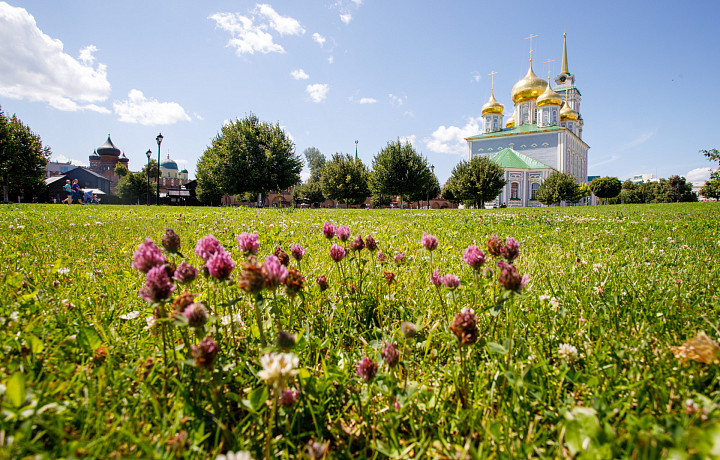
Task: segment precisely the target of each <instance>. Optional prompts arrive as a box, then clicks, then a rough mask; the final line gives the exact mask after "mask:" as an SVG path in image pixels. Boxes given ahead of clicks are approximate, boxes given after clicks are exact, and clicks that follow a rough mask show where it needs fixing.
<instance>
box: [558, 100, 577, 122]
mask: <svg viewBox="0 0 720 460" xmlns="http://www.w3.org/2000/svg"><path fill="white" fill-rule="evenodd" d="M579 117H580V116H579V115H578V113H577V112H576V111H575V110H574V109H573V108H572V107H570V106H569V105H568V104H567V102H566V103H565V104H563V106H562V109H560V120H562V121H567V120H572V121H575V120H577V119H578V118H579Z"/></svg>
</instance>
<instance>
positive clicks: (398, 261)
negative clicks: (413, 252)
mask: <svg viewBox="0 0 720 460" xmlns="http://www.w3.org/2000/svg"><path fill="white" fill-rule="evenodd" d="M393 262H395V263H396V264H398V265H400V264H404V263H405V254H403V253H402V252H398V253H397V254H395V257H394V258H393Z"/></svg>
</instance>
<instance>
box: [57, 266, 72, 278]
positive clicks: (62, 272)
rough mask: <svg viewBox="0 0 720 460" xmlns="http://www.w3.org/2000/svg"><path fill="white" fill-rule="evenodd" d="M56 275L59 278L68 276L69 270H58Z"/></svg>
mask: <svg viewBox="0 0 720 460" xmlns="http://www.w3.org/2000/svg"><path fill="white" fill-rule="evenodd" d="M57 274H58V275H60V276H66V275H69V274H70V269H69V268H58V271H57Z"/></svg>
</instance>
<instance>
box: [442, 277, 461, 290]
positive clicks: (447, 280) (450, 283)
mask: <svg viewBox="0 0 720 460" xmlns="http://www.w3.org/2000/svg"><path fill="white" fill-rule="evenodd" d="M442 284H443V286H445V287H446V288H448V289H450V290H453V289H457V288H458V287H459V286H460V278H459V277H458V276H457V275H453V274H452V273H448V274H447V275H445V276H443V277H442Z"/></svg>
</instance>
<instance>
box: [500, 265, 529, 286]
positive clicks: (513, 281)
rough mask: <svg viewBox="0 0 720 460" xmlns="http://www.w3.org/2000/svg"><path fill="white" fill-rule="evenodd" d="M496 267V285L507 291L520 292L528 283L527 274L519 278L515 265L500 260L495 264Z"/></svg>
mask: <svg viewBox="0 0 720 460" xmlns="http://www.w3.org/2000/svg"><path fill="white" fill-rule="evenodd" d="M497 266H498V267H500V275H499V276H498V283H500V286H502V287H504V288H505V289H507V290H508V291H515V292H520V291H521V290H523V288H525V286H527V284H528V283H529V282H530V277H529V276H528V275H527V274H525V275H522V276H520V273H519V272H518V269H517V267H515V265H512V264H509V263H507V262H505V261H502V260H501V261H499V262H498V263H497Z"/></svg>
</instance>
